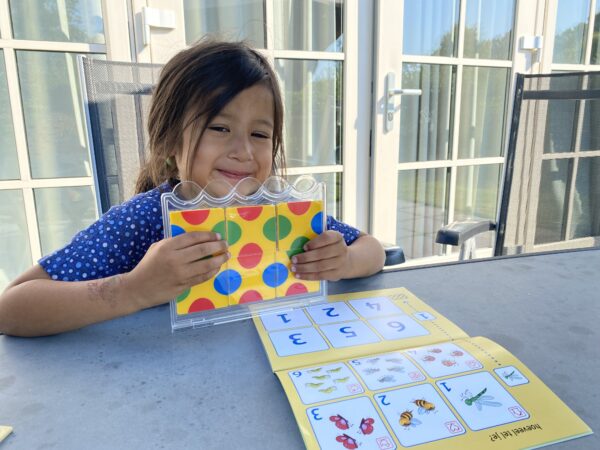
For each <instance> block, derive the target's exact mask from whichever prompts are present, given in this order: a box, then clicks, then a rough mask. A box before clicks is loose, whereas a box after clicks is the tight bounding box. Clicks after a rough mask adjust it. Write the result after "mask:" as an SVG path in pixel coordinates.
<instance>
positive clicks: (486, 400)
mask: <svg viewBox="0 0 600 450" xmlns="http://www.w3.org/2000/svg"><path fill="white" fill-rule="evenodd" d="M486 392H487V388H484V389H483V391H481V392H479V393H478V394H477V395H473V394H471V391H469V390H468V389H467V390H466V391H465V392H464V393H463V394H461V396H460V398H461V400H463V401H464V402H465V405H467V406H472V405H475V406H476V407H477V411H481V410H482V408H483V407H484V406H493V407H494V408H497V407H499V406H502V403H500V402H494V401H492V400H494V397H493V396H491V395H484V394H485V393H486Z"/></svg>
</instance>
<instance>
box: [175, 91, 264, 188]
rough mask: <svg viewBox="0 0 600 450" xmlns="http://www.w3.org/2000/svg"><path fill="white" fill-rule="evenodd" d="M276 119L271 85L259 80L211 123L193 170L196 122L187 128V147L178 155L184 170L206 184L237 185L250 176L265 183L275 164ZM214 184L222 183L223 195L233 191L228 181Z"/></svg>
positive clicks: (185, 131) (198, 151)
mask: <svg viewBox="0 0 600 450" xmlns="http://www.w3.org/2000/svg"><path fill="white" fill-rule="evenodd" d="M274 119H275V113H274V107H273V94H272V93H271V91H270V90H269V88H268V87H266V86H264V85H261V84H257V85H254V86H252V87H250V88H248V89H245V90H243V91H242V92H240V93H239V94H238V95H237V96H235V97H234V98H233V100H231V101H230V102H229V103H228V104H227V105H226V106H225V107H224V108H223V110H222V111H221V112H220V113H219V114H218V115H217V116H216V117H215V118H214V119H213V120H212V121H211V122H210V123H208V124H207V125H208V126H207V127H206V130H205V131H204V134H203V135H202V138H201V139H200V142H199V144H198V148H197V149H195V150H196V152H195V156H194V159H193V160H192V162H191V164H192V167H191V168H190V169H191V170H189V171H188V170H187V167H186V164H187V161H188V154H189V152H190V151H192V150H193V149H191V148H190V144H191V135H192V133H191V129H192V126H188V127H187V128H186V129H185V130H184V132H183V148H182V151H180V152H178V154H177V157H176V160H177V167H178V168H179V171H180V174H181V175H183V174H186V173H189V174H190V177H191V180H192V181H194V182H196V183H197V184H198V185H199V186H200V187H202V188H204V187H206V185H207V184H208V183H209V182H211V181H213V180H221V181H226V182H227V183H228V184H229V185H231V186H234V185H235V184H236V183H237V182H238V181H240V180H241V179H242V178H246V177H254V178H256V179H258V180H259V181H260V182H261V183H262V182H263V181H265V180H266V179H267V177H268V176H269V175H270V174H271V169H272V165H273V125H274ZM214 186H220V187H219V188H217V189H215V191H213V192H212V194H213V195H217V196H223V195H225V194H227V192H228V191H229V189H228V188H226V185H225V184H224V183H215V185H214ZM242 194H249V192H243V193H242Z"/></svg>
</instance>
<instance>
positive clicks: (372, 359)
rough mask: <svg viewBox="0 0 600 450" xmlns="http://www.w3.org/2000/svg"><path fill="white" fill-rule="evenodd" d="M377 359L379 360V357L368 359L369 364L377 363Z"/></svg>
mask: <svg viewBox="0 0 600 450" xmlns="http://www.w3.org/2000/svg"><path fill="white" fill-rule="evenodd" d="M377 361H379V358H371V359H367V362H368V363H369V364H375V363H376V362H377Z"/></svg>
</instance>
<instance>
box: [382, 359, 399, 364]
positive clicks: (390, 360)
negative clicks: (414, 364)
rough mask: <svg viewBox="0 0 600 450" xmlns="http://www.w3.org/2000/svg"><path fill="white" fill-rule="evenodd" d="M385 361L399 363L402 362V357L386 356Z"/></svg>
mask: <svg viewBox="0 0 600 450" xmlns="http://www.w3.org/2000/svg"><path fill="white" fill-rule="evenodd" d="M386 361H387V362H391V363H395V364H400V363H402V361H403V360H402V358H388V359H386Z"/></svg>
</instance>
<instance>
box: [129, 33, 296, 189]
mask: <svg viewBox="0 0 600 450" xmlns="http://www.w3.org/2000/svg"><path fill="white" fill-rule="evenodd" d="M258 83H261V84H263V85H265V86H267V87H268V88H269V89H270V90H271V92H272V94H273V103H274V104H273V109H274V113H275V114H274V115H275V117H274V129H273V153H272V155H273V173H278V172H279V173H281V174H282V172H283V171H284V170H285V157H284V154H283V100H282V97H281V91H280V88H279V83H278V81H277V77H276V75H275V72H274V71H273V69H272V68H271V65H270V64H269V62H268V61H267V59H266V58H265V56H263V55H261V54H260V53H259V52H258V51H256V50H254V49H253V48H251V47H250V46H249V45H248V44H246V43H244V42H221V41H216V40H213V39H211V38H204V39H201V40H200V41H198V42H197V43H196V44H194V45H192V46H191V47H189V48H187V49H186V50H183V51H181V52H179V53H177V54H176V55H175V56H174V57H173V58H171V59H170V60H169V62H167V64H166V65H165V66H164V67H163V69H162V71H161V74H160V78H159V80H158V84H157V85H156V87H155V89H154V92H153V95H152V105H151V107H150V113H149V116H148V136H149V148H150V156H149V159H148V161H147V162H146V163H145V164H144V166H143V167H142V169H141V171H140V174H139V176H138V179H137V183H136V187H135V190H136V193H140V192H146V191H149V190H150V189H153V188H154V187H156V186H159V185H160V184H162V183H164V182H165V181H168V180H172V179H176V178H179V177H185V179H187V178H188V177H189V174H180V173H179V170H178V168H177V167H176V162H175V155H176V154H177V152H178V151H181V148H182V144H183V138H182V136H183V131H184V130H185V129H186V127H188V126H190V125H192V126H193V125H196V124H201V127H196V128H197V129H194V130H193V131H192V142H191V149H192V151H190V152H189V153H188V161H187V167H188V170H189V168H190V163H191V162H192V161H193V160H194V156H195V152H196V151H197V148H198V145H197V144H198V143H199V141H200V138H201V137H202V135H203V133H204V131H205V130H206V127H207V125H208V124H209V123H210V122H211V120H212V119H213V118H214V117H215V116H217V115H218V114H219V113H220V112H221V110H222V109H223V108H224V107H225V105H227V103H229V102H230V101H231V100H232V99H233V98H234V97H235V96H236V95H238V94H239V93H240V92H241V91H243V90H244V89H248V88H249V87H252V86H254V85H255V84H258Z"/></svg>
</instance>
